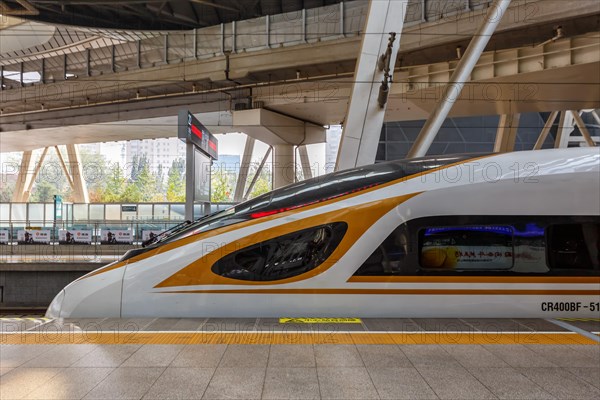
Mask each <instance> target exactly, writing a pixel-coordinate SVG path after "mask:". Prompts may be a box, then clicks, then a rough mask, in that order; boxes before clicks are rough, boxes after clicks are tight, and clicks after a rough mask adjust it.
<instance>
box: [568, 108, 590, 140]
mask: <svg viewBox="0 0 600 400" xmlns="http://www.w3.org/2000/svg"><path fill="white" fill-rule="evenodd" d="M571 115H572V116H573V119H574V120H575V124H577V127H578V128H579V132H581V136H583V139H584V140H585V142H586V143H587V145H588V146H589V147H596V143H594V139H592V135H590V131H589V130H588V128H587V126H585V122H583V119H582V118H581V116H580V115H579V113H578V112H577V111H571Z"/></svg>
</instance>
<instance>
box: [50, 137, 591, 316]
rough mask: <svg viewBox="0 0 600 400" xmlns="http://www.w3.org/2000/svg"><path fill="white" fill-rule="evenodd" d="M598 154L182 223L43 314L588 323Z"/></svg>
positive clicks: (323, 193) (319, 189) (449, 164)
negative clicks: (571, 319) (581, 320)
mask: <svg viewBox="0 0 600 400" xmlns="http://www.w3.org/2000/svg"><path fill="white" fill-rule="evenodd" d="M599 249H600V149H599V148H597V147H596V148H573V149H561V150H538V151H523V152H515V153H508V154H477V155H473V154H471V155H456V156H434V157H425V158H419V159H410V160H401V161H392V162H386V163H381V164H375V165H369V166H363V167H359V168H354V169H350V170H345V171H339V172H335V173H332V174H329V175H326V176H322V177H318V178H314V179H310V180H306V181H302V182H298V183H295V184H292V185H290V186H286V187H284V188H281V189H277V190H274V191H272V192H270V193H267V194H264V195H261V196H259V197H256V198H254V199H252V200H249V201H247V202H244V203H241V204H239V205H236V206H234V207H232V208H230V209H228V210H226V211H222V212H218V213H215V214H212V215H209V216H207V217H204V218H201V219H199V220H196V221H193V222H189V223H187V224H185V223H184V224H182V225H181V226H178V227H176V228H174V229H172V230H171V231H168V232H166V233H164V234H161V235H160V236H158V238H157V239H154V240H153V241H152V242H151V243H148V245H147V246H146V247H144V248H141V249H136V250H132V251H129V252H128V253H126V254H125V255H124V256H123V257H122V258H121V259H120V260H119V261H117V262H115V263H112V264H109V265H107V266H105V267H103V268H100V269H97V270H95V271H93V272H91V273H89V274H87V275H85V276H83V277H82V278H80V279H78V280H76V281H75V282H73V283H71V284H70V285H68V286H67V287H65V288H64V289H63V290H62V291H61V292H60V293H59V294H58V295H57V296H56V298H55V299H54V301H53V302H52V304H51V305H50V307H49V309H48V311H47V316H48V317H51V318H58V317H63V318H68V317H71V318H73V317H281V316H285V317H295V316H303V317H490V318H492V317H543V318H550V317H552V318H554V317H585V318H590V317H592V318H593V317H596V318H597V317H599V316H600V255H599Z"/></svg>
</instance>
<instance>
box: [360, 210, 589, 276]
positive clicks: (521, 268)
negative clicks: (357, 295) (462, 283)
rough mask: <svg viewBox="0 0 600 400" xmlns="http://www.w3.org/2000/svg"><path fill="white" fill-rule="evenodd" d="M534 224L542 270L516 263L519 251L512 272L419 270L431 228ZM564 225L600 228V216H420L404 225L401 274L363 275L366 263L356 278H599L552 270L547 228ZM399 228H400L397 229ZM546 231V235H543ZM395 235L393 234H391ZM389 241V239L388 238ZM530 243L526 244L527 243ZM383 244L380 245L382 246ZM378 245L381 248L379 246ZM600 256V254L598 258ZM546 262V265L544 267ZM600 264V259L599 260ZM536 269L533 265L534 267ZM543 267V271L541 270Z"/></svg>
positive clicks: (581, 272) (578, 271) (521, 228)
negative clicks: (424, 240) (425, 236)
mask: <svg viewBox="0 0 600 400" xmlns="http://www.w3.org/2000/svg"><path fill="white" fill-rule="evenodd" d="M529 224H531V225H534V226H535V228H534V230H535V229H537V230H538V232H537V233H535V234H534V235H535V240H539V241H540V242H541V244H538V246H543V250H539V251H540V252H543V259H539V260H535V263H538V264H537V265H535V267H536V268H538V269H539V270H537V271H532V269H533V268H530V267H529V265H527V264H526V262H524V261H522V260H521V261H519V264H518V263H517V257H519V256H518V255H517V254H516V252H517V251H516V250H515V251H514V252H513V256H514V261H513V269H510V270H491V271H451V270H425V269H422V268H421V267H420V264H419V253H420V250H419V249H420V247H419V245H420V240H421V237H420V236H421V234H422V232H423V230H424V229H425V228H427V227H431V226H460V225H512V226H514V227H515V229H517V228H518V230H519V231H520V232H521V233H523V232H524V227H526V226H527V225H529ZM561 224H598V225H600V216H599V215H576V216H565V215H562V216H561V215H454V216H452V215H446V216H428V217H419V218H415V219H412V220H408V221H403V222H402V224H401V225H405V226H406V229H407V231H408V243H407V250H408V251H407V254H406V257H405V259H404V264H405V265H404V266H403V268H402V272H401V273H396V274H385V273H370V274H364V273H361V268H362V267H363V263H364V262H363V263H360V265H357V266H356V270H355V272H354V274H353V277H358V278H360V277H364V276H373V277H382V278H383V277H386V276H388V277H389V276H488V277H494V276H498V277H500V276H522V277H527V276H539V277H542V276H555V277H560V276H565V277H571V276H573V277H585V276H600V266H599V267H598V268H595V269H594V268H592V269H564V268H563V269H560V268H552V267H551V265H550V261H549V258H548V255H547V252H548V248H549V247H550V246H549V244H548V228H549V227H551V226H552V225H561ZM395 229H397V228H395ZM542 231H543V232H542ZM392 232H393V231H392ZM386 238H387V237H386ZM513 242H514V243H513V247H515V246H516V245H517V239H516V238H515V239H514V240H513ZM525 244H527V243H525ZM379 245H380V244H379ZM379 245H378V246H379ZM599 257H600V255H599ZM542 262H543V264H542ZM599 263H600V259H599ZM531 266H532V267H533V266H534V265H533V264H531ZM542 268H543V270H542Z"/></svg>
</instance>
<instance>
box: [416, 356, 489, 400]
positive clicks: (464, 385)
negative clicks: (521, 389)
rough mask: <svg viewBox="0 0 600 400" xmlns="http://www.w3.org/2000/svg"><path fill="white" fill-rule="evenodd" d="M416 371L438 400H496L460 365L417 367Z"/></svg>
mask: <svg viewBox="0 0 600 400" xmlns="http://www.w3.org/2000/svg"><path fill="white" fill-rule="evenodd" d="M416 368H417V371H419V373H420V374H421V376H423V378H425V380H426V381H427V383H428V384H429V386H431V388H432V389H433V390H434V391H435V393H436V394H437V396H438V397H439V398H440V399H472V400H481V399H496V396H495V395H494V394H493V393H492V392H490V391H489V389H488V388H486V387H485V386H484V385H483V384H482V383H481V382H480V381H479V380H477V378H475V377H474V376H473V375H472V374H471V373H470V372H469V371H468V370H467V369H465V368H463V367H461V366H460V365H454V366H452V367H451V368H448V366H439V365H436V366H434V365H419V366H417V367H416Z"/></svg>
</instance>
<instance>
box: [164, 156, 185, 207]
mask: <svg viewBox="0 0 600 400" xmlns="http://www.w3.org/2000/svg"><path fill="white" fill-rule="evenodd" d="M184 170H185V160H184V159H183V158H178V159H176V160H173V162H172V163H171V168H169V173H168V174H167V201H169V202H173V203H176V202H184V201H185V177H184Z"/></svg>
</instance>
